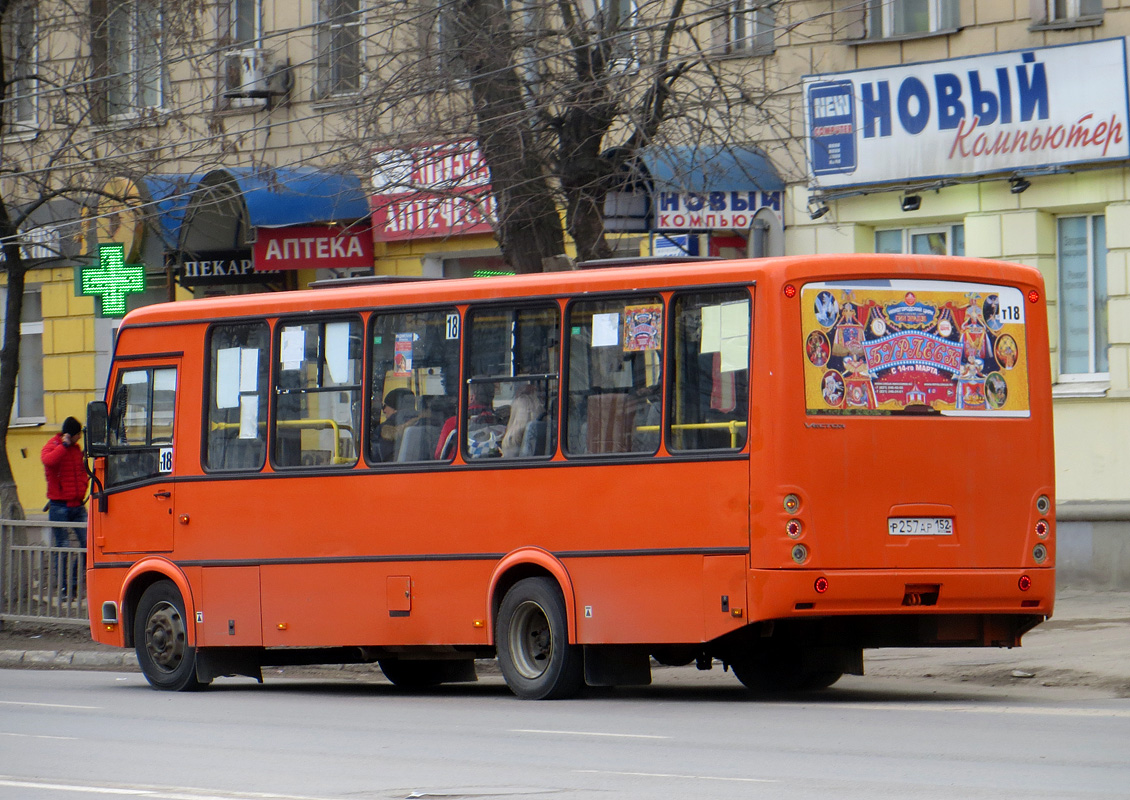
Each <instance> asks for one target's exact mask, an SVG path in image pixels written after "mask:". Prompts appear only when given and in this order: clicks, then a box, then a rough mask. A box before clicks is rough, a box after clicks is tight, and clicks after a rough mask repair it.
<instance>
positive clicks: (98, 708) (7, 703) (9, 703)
mask: <svg viewBox="0 0 1130 800" xmlns="http://www.w3.org/2000/svg"><path fill="white" fill-rule="evenodd" d="M0 706H32V707H34V708H80V709H83V710H85V711H101V710H102V706H68V705H64V704H62V703H27V702H23V701H20V700H0Z"/></svg>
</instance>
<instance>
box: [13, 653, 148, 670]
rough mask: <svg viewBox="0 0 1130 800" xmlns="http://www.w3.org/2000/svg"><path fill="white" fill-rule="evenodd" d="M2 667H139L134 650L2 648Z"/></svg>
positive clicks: (132, 668) (133, 668)
mask: <svg viewBox="0 0 1130 800" xmlns="http://www.w3.org/2000/svg"><path fill="white" fill-rule="evenodd" d="M0 667H37V668H41V669H42V668H51V667H87V668H114V669H119V668H127V669H131V670H135V669H137V668H138V667H137V654H136V653H134V652H133V651H125V652H121V653H101V652H97V651H93V650H75V651H73V652H72V651H68V650H0Z"/></svg>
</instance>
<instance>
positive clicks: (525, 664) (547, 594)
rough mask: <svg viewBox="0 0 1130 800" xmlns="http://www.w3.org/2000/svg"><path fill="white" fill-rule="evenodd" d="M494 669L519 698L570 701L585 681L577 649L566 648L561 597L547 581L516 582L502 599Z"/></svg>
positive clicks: (565, 616)
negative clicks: (499, 672)
mask: <svg viewBox="0 0 1130 800" xmlns="http://www.w3.org/2000/svg"><path fill="white" fill-rule="evenodd" d="M495 631H496V633H495V647H496V649H497V651H498V665H499V667H500V668H501V669H502V676H503V678H505V679H506V685H507V686H508V687H510V691H512V692H513V693H514V694H516V695H517V696H518V697H520V698H522V699H523V700H559V699H563V698H566V697H573V696H575V695H576V694H577V693H579V692H580V691H581V687H583V686H584V683H585V662H584V655H583V651H582V650H581V647H580V646H579V645H575V644H569V618H568V614H567V613H566V609H565V599H564V598H563V597H562V596H561V590H560V589H559V588H558V587H557V583H556V582H555V581H553V580H551V579H550V578H525V579H523V580H520V581H518V582H517V583H516V584H514V586H512V587H511V588H510V591H508V592H507V593H506V596H505V597H504V598H503V599H502V605H501V606H500V607H499V609H498V624H497V625H496V626H495Z"/></svg>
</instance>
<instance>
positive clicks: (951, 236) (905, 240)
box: [873, 222, 965, 256]
mask: <svg viewBox="0 0 1130 800" xmlns="http://www.w3.org/2000/svg"><path fill="white" fill-rule="evenodd" d="M959 229H960V231H961V233H960V236H959V234H958V230H959ZM892 231H898V232H899V233H900V234H901V239H902V244H901V249H900V250H899V251H898V252H899V253H900V254H902V255H921V254H917V253H914V252H913V251H912V250H911V248H910V246H911V241H912V237H914V236H921V235H929V234H931V233H944V234H945V235H946V252H945V255H947V256H963V255H965V223H964V222H954V223H951V224H949V225H913V226H893V227H886V228H875V232H874V238H873V243H874V250H875V253H877V254H878V253H890V252H892V251H890V250H880V249H879V234H881V233H890V232H892ZM959 238H960V240H961V247H960V252H957V248H956V247H955V246H956V245H957V240H958V239H959Z"/></svg>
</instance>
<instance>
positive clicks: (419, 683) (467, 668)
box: [377, 658, 478, 689]
mask: <svg viewBox="0 0 1130 800" xmlns="http://www.w3.org/2000/svg"><path fill="white" fill-rule="evenodd" d="M377 666H378V667H380V668H381V672H383V673H384V676H385V677H386V678H388V682H389V683H391V684H392V685H393V686H395V687H397V688H398V689H430V688H431V687H433V686H439V685H440V684H441V683H461V682H468V681H475V680H478V678H477V677H476V676H475V662H474V660H473V659H465V660H461V661H427V660H423V659H405V658H382V659H379V660H378V661H377Z"/></svg>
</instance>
